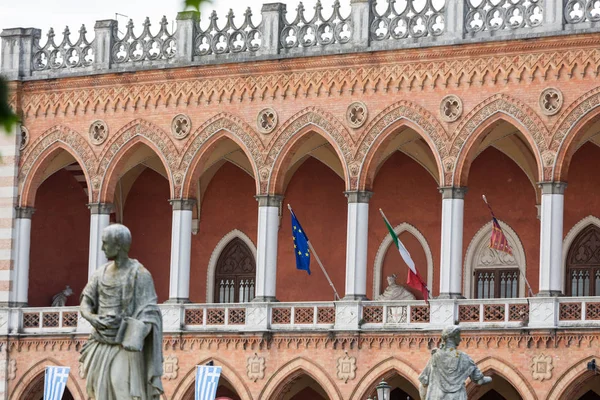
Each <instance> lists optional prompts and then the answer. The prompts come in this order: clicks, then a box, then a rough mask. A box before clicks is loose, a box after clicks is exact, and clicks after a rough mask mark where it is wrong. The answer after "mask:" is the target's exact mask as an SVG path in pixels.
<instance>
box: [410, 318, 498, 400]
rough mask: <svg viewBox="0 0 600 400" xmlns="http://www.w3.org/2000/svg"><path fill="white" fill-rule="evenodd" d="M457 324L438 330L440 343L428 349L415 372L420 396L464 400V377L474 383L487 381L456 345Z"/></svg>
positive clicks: (488, 379) (435, 399)
mask: <svg viewBox="0 0 600 400" xmlns="http://www.w3.org/2000/svg"><path fill="white" fill-rule="evenodd" d="M459 343H460V328H459V327H458V326H456V325H453V326H449V327H447V328H446V329H444V330H443V332H442V344H441V346H440V348H439V349H433V350H432V351H431V358H430V359H429V362H428V363H427V366H426V367H425V369H424V370H423V372H422V373H421V375H420V376H419V381H420V382H421V385H420V388H419V394H420V395H421V400H467V389H466V388H465V380H466V379H467V378H471V380H472V381H473V382H475V383H476V384H478V385H483V384H486V383H490V382H491V381H492V378H490V377H489V376H484V375H483V374H482V373H481V371H480V370H479V368H477V365H475V362H473V360H472V359H471V357H469V356H468V355H467V354H465V353H463V352H462V351H459V350H457V349H456V347H457V346H458V344H459Z"/></svg>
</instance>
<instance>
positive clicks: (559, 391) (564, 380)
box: [547, 354, 600, 400]
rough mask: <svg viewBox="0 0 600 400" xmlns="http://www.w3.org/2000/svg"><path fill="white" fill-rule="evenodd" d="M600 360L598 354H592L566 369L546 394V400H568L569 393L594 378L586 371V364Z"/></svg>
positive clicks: (592, 374)
mask: <svg viewBox="0 0 600 400" xmlns="http://www.w3.org/2000/svg"><path fill="white" fill-rule="evenodd" d="M595 358H596V359H597V358H600V354H592V355H590V356H587V357H585V358H582V359H581V360H579V361H577V362H575V363H574V364H573V365H571V366H570V367H569V368H567V369H566V370H565V371H564V372H563V373H562V374H561V375H560V377H559V378H558V379H557V380H556V382H555V383H554V385H553V386H552V389H550V392H549V393H548V397H547V400H564V399H570V398H571V397H570V396H569V395H570V394H571V393H570V392H571V391H572V390H573V389H574V388H575V387H576V386H578V384H580V383H582V382H583V381H585V380H586V379H588V378H590V377H592V376H594V374H595V373H594V372H593V371H588V369H587V363H588V362H590V361H592V360H593V359H595Z"/></svg>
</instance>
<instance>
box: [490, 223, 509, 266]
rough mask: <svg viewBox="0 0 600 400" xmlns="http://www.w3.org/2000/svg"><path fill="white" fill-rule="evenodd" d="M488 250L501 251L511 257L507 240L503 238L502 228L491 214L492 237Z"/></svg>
mask: <svg viewBox="0 0 600 400" xmlns="http://www.w3.org/2000/svg"><path fill="white" fill-rule="evenodd" d="M490 248H491V249H496V250H498V251H503V252H505V253H507V254H510V255H511V256H512V255H513V252H512V249H511V248H510V245H509V244H508V240H507V239H506V236H504V232H502V228H501V227H500V224H499V223H498V220H497V219H496V217H494V213H492V236H491V237H490Z"/></svg>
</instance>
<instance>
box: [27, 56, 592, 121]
mask: <svg viewBox="0 0 600 400" xmlns="http://www.w3.org/2000/svg"><path fill="white" fill-rule="evenodd" d="M580 45H581V44H580ZM574 46H577V44H574ZM473 53H474V54H472V55H471V56H470V57H464V58H460V59H456V60H452V59H451V57H453V56H456V54H439V55H438V56H437V57H442V56H443V57H444V58H443V59H441V60H438V59H437V58H436V57H435V56H432V57H431V60H427V61H415V60H412V59H410V57H405V58H406V59H402V60H399V61H395V62H392V63H390V61H389V60H387V59H385V58H384V59H383V60H381V61H380V62H379V64H378V65H369V63H370V62H375V61H377V60H376V58H377V57H375V56H372V57H371V59H367V60H364V61H363V63H362V65H361V66H349V67H345V68H337V69H331V68H330V69H326V70H323V69H320V70H319V69H317V70H302V71H293V72H262V73H261V71H257V72H256V73H255V74H254V75H252V74H251V75H247V74H246V75H240V76H235V77H222V76H221V77H219V76H214V77H212V76H211V77H207V78H205V79H197V77H194V78H191V79H188V78H185V77H184V78H181V80H173V81H168V82H164V81H163V82H160V83H152V82H141V83H129V84H120V83H115V84H110V83H109V85H110V87H95V88H92V87H90V88H87V89H86V88H85V86H86V84H85V83H84V84H83V85H79V86H78V87H75V88H63V87H61V86H62V85H58V89H60V90H57V91H56V92H53V91H51V90H43V91H40V92H38V91H37V87H36V85H35V84H31V85H28V86H26V89H25V91H24V92H23V96H22V109H23V110H24V113H25V117H26V119H28V118H33V117H41V116H43V115H42V114H44V115H45V114H46V113H47V112H49V113H50V115H55V116H56V115H63V114H64V112H65V110H66V109H67V107H70V108H69V109H70V110H72V112H73V115H78V114H80V113H83V112H84V110H88V111H93V112H95V113H98V112H104V111H107V110H106V109H105V108H106V106H107V105H112V106H111V107H110V109H111V111H113V112H115V113H119V112H127V111H132V110H134V109H139V108H141V109H144V110H149V111H151V110H154V109H156V108H158V107H163V106H164V107H174V108H187V107H190V106H204V105H210V104H211V103H213V102H214V103H217V102H218V103H222V102H228V103H232V102H233V101H235V102H253V101H259V100H260V101H267V100H268V101H273V100H283V99H285V98H286V97H287V96H288V93H291V94H292V95H291V97H298V96H300V97H312V96H317V95H321V94H323V95H326V96H336V95H337V96H346V95H350V96H351V95H353V94H356V93H355V92H358V93H364V92H366V91H374V92H375V91H377V90H378V89H377V88H376V87H374V88H372V89H368V87H370V85H371V83H372V82H378V81H381V82H383V88H382V89H383V90H385V91H386V92H387V91H390V90H395V91H400V90H406V91H421V90H426V89H427V90H432V89H436V88H438V87H442V88H446V87H448V86H449V85H452V86H454V87H456V88H468V87H471V86H475V87H479V86H482V85H484V84H493V85H497V84H498V85H502V86H504V85H506V84H507V82H509V81H510V83H513V81H511V80H510V79H509V77H510V76H518V77H519V79H518V80H517V81H515V82H514V83H515V84H519V83H520V82H528V81H529V80H530V79H533V78H534V77H533V74H535V79H542V80H543V81H545V80H546V79H548V78H550V77H552V79H553V80H554V79H555V76H556V79H559V80H560V78H561V77H562V75H563V74H564V75H565V76H566V74H568V73H569V71H573V70H574V69H577V68H578V67H581V68H580V69H581V73H582V74H583V76H582V78H585V77H587V76H593V75H592V74H593V71H596V70H598V68H599V67H600V50H598V49H597V48H593V49H588V48H586V49H574V48H573V47H569V49H567V50H564V49H561V50H557V51H549V52H533V53H527V52H526V53H522V54H517V55H506V56H502V57H497V56H481V55H480V53H481V51H479V52H473ZM589 63H592V65H590V67H589V68H588V67H587V64H589ZM583 67H585V68H583ZM207 75H208V73H207ZM149 76H152V75H151V74H149ZM457 77H460V78H457ZM157 80H160V79H158V78H157ZM311 87H313V88H320V89H319V90H318V91H316V90H309V88H311ZM29 88H32V89H29ZM33 88H36V89H35V91H34V90H33ZM340 88H345V89H343V90H342V89H340ZM354 88H356V89H354ZM28 89H29V90H28ZM165 93H169V94H170V96H169V99H182V100H177V101H175V100H168V99H165V98H164V94H165ZM247 93H259V94H260V95H256V96H248V95H247ZM215 94H216V95H215ZM215 99H216V100H215ZM117 104H118V105H120V106H119V107H117V106H116V105H117ZM51 106H52V107H51ZM40 111H42V113H40ZM59 113H60V114H59Z"/></svg>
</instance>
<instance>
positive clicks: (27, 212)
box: [16, 207, 35, 219]
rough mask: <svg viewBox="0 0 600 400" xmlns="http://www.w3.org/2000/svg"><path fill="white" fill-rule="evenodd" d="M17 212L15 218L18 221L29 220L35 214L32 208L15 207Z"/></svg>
mask: <svg viewBox="0 0 600 400" xmlns="http://www.w3.org/2000/svg"><path fill="white" fill-rule="evenodd" d="M16 210H17V218H20V219H31V216H32V215H33V213H34V212H35V208H33V207H16Z"/></svg>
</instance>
